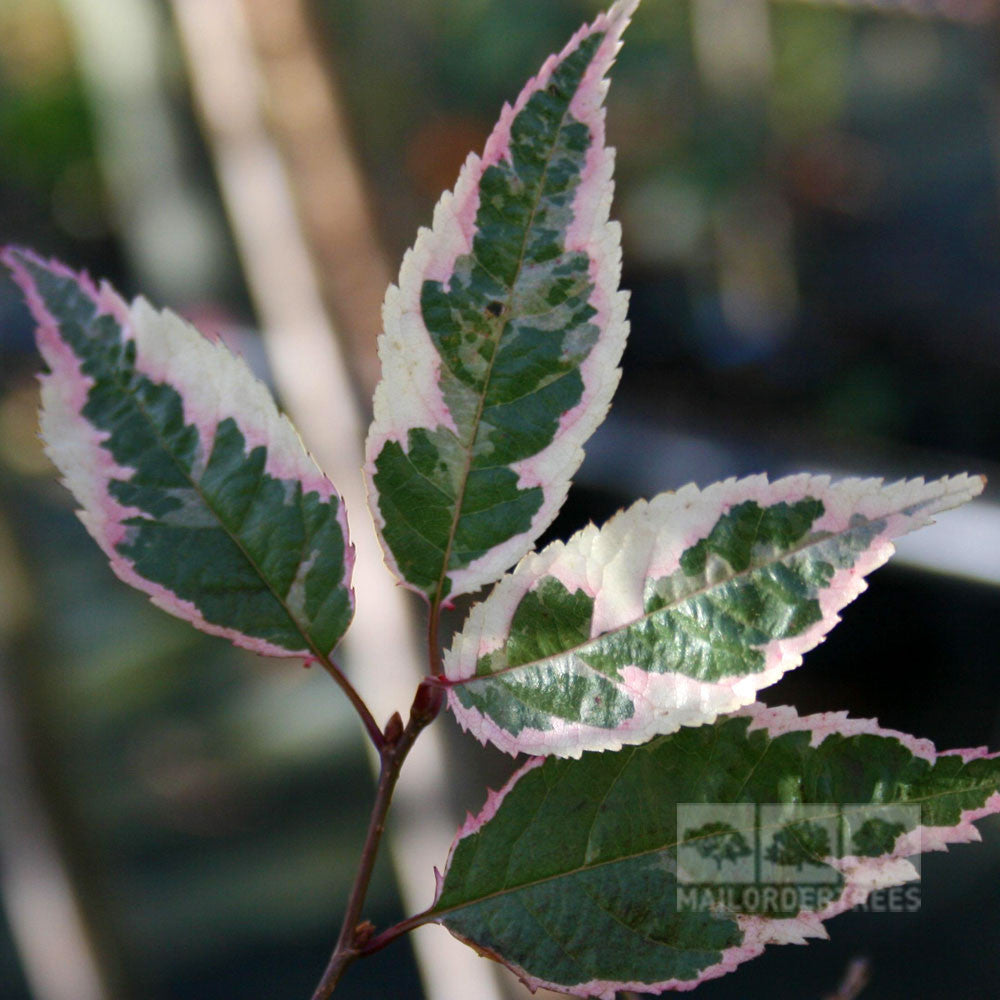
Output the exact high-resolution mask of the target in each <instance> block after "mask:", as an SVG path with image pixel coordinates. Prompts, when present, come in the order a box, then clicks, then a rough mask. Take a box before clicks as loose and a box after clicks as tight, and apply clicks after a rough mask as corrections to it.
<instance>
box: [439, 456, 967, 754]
mask: <svg viewBox="0 0 1000 1000" xmlns="http://www.w3.org/2000/svg"><path fill="white" fill-rule="evenodd" d="M982 485H983V483H982V480H981V479H980V478H978V477H970V476H965V475H962V476H955V477H953V478H950V479H941V480H938V481H937V482H933V483H924V481H923V480H919V479H918V480H912V481H908V482H899V483H895V484H893V485H891V486H884V485H883V484H882V481H881V480H876V479H868V480H861V479H848V480H844V481H843V482H839V483H831V482H830V480H829V478H828V477H825V476H808V475H799V476H792V477H789V478H787V479H781V480H779V481H777V482H774V483H769V482H768V481H767V478H766V477H765V476H753V477H751V478H748V479H743V480H739V481H737V480H735V479H731V480H727V481H726V482H723V483H717V484H715V485H714V486H710V487H709V488H707V489H705V490H699V489H698V488H697V487H695V486H693V485H690V486H686V487H684V488H683V489H681V490H679V491H678V492H676V493H666V494H662V495H660V496H658V497H656V499H654V500H653V501H652V502H650V503H646V502H639V503H637V504H635V505H634V506H632V507H631V508H629V509H628V510H627V511H624V512H622V513H620V514H618V515H617V516H616V517H614V518H613V519H612V520H611V521H610V522H608V524H606V525H605V526H604V527H603V528H602V529H601V530H598V529H597V528H595V527H593V526H592V525H591V526H589V527H587V528H585V529H584V530H583V531H581V532H578V533H577V534H576V535H574V536H573V537H572V538H571V539H570V540H569V542H567V543H566V544H562V543H556V544H553V545H550V546H549V547H548V548H546V549H545V550H544V551H542V552H541V553H537V554H533V555H530V556H528V557H526V558H525V559H524V560H522V562H521V563H520V564H519V565H518V567H517V568H516V569H515V570H514V571H513V572H512V573H510V574H508V575H507V576H505V577H504V578H503V579H502V580H501V581H500V583H499V584H497V586H496V588H495V589H494V590H493V592H492V593H491V594H490V595H489V597H488V598H487V599H486V600H485V601H483V602H482V603H481V604H479V605H477V606H476V607H475V608H473V610H472V613H471V614H470V615H469V618H468V621H467V622H466V624H465V626H464V628H463V629H462V631H461V633H460V634H459V635H458V637H457V638H456V639H455V641H454V644H453V646H452V648H451V649H450V650H449V651H448V652H447V653H446V654H445V660H444V669H445V674H446V677H447V679H448V681H449V682H450V685H451V686H450V690H449V699H448V700H449V705H450V706H451V708H452V710H453V711H454V713H455V715H456V717H457V718H458V720H459V722H460V723H461V724H462V725H463V726H464V727H465V728H466V729H468V730H470V731H471V732H472V733H474V734H475V735H476V736H477V737H479V739H480V740H482V741H484V742H485V741H486V740H490V741H491V742H493V743H494V744H496V745H497V746H498V747H500V749H502V750H506V751H508V752H509V753H519V752H524V753H532V754H558V755H569V756H576V755H579V754H580V752H581V751H583V750H605V749H616V748H618V747H620V746H623V745H625V744H636V743H643V742H645V741H646V740H648V739H649V738H650V737H651V736H655V735H657V734H659V733H669V732H673V731H674V730H675V729H677V728H678V727H679V726H685V725H687V726H693V725H698V724H700V723H704V722H710V721H712V720H713V719H714V718H716V716H718V715H721V714H722V713H724V712H731V711H734V710H735V709H737V708H739V707H740V706H741V705H746V704H749V703H750V702H752V701H753V700H754V697H755V694H756V692H757V691H758V690H760V689H761V688H763V687H766V686H767V685H769V684H773V683H774V682H775V681H776V680H777V679H778V678H779V677H780V676H781V675H782V674H783V673H785V671H787V670H790V669H791V668H792V667H796V666H798V665H799V663H800V662H801V659H802V654H803V653H804V652H805V651H806V650H808V649H811V648H812V647H813V646H815V645H816V644H817V643H818V642H820V641H822V639H823V637H824V636H825V635H826V633H827V632H828V631H829V630H830V629H831V628H832V627H833V625H834V624H836V622H837V621H839V618H838V617H837V612H839V611H840V609H841V608H843V607H844V605H846V604H847V603H848V602H850V601H852V600H853V599H854V598H855V597H857V595H858V594H859V593H861V591H862V590H863V589H864V587H865V583H864V576H865V574H866V573H869V572H871V571H872V570H873V569H875V568H876V567H878V566H881V565H882V564H883V563H884V562H885V561H886V560H887V559H888V558H889V556H890V555H891V554H892V551H893V546H892V542H891V539H893V538H896V537H898V536H899V535H901V534H903V533H905V532H907V531H911V530H912V529H914V528H918V527H920V526H921V525H923V524H926V523H927V522H928V520H929V519H930V517H931V516H932V515H933V514H935V513H936V512H937V511H941V510H945V509H947V508H949V507H955V506H957V505H958V504H961V503H964V502H965V501H966V500H968V499H969V498H970V497H972V496H975V495H976V494H977V493H979V492H980V491H981V490H982Z"/></svg>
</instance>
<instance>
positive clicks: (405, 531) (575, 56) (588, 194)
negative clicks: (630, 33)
mask: <svg viewBox="0 0 1000 1000" xmlns="http://www.w3.org/2000/svg"><path fill="white" fill-rule="evenodd" d="M637 2H638V0H619V2H618V3H616V4H615V5H614V6H613V7H612V8H611V10H610V11H609V12H608V13H607V14H602V15H601V16H600V17H598V18H597V19H596V20H595V21H594V23H593V24H592V25H590V26H589V27H586V28H583V29H582V30H581V31H579V32H578V33H577V34H576V35H575V36H574V37H573V39H572V40H571V41H570V42H569V44H568V45H567V46H566V48H565V49H563V51H562V52H561V53H560V54H559V55H558V56H553V57H552V58H550V59H549V60H548V61H547V62H546V63H545V65H544V66H543V67H542V69H541V71H540V72H539V74H538V75H537V76H536V77H535V78H534V79H533V80H531V81H530V82H529V83H528V84H527V86H526V87H525V88H524V90H523V91H522V92H521V95H520V96H519V97H518V99H517V101H516V102H515V103H514V106H513V107H510V106H507V107H505V108H504V110H503V113H502V114H501V117H500V121H499V123H498V124H497V126H496V128H495V129H494V131H493V134H492V135H491V136H490V138H489V140H488V142H487V144H486V148H485V150H484V152H483V155H482V157H478V156H475V155H472V156H470V157H469V159H468V160H467V161H466V163H465V166H464V167H463V169H462V172H461V174H460V176H459V179H458V183H457V185H456V187H455V190H454V192H449V193H447V194H445V195H444V197H443V198H442V199H441V201H440V202H439V203H438V206H437V208H436V210H435V212H434V223H433V227H432V228H431V229H430V230H426V229H425V230H422V231H421V232H420V234H419V236H418V238H417V242H416V244H415V246H414V247H413V249H412V250H410V251H409V252H408V253H407V255H406V257H405V259H404V261H403V267H402V270H401V272H400V278H399V286H398V287H396V286H393V287H391V288H390V289H389V292H388V294H387V297H386V301H385V308H384V323H385V332H384V334H383V335H382V337H381V338H380V340H379V356H380V358H381V360H382V371H383V374H382V381H381V382H380V384H379V386H378V389H377V390H376V393H375V420H374V422H373V424H372V427H371V430H370V433H369V436H368V443H367V449H366V453H367V477H368V483H369V500H370V506H371V508H372V513H373V516H374V518H375V521H376V524H377V526H378V528H379V532H380V535H381V539H382V544H383V548H384V549H385V553H386V559H387V561H388V562H389V564H390V566H391V567H392V568H393V569H394V571H395V572H396V573H397V575H398V576H399V577H400V579H401V580H402V581H403V582H404V583H405V584H406V585H407V586H409V587H411V588H412V589H414V590H417V591H419V592H421V593H423V594H425V595H426V596H427V597H428V599H429V601H430V602H431V603H432V604H433V605H435V606H436V605H438V604H440V603H442V602H443V601H445V600H447V599H449V598H452V597H454V596H455V595H457V594H462V593H469V592H472V591H474V590H477V589H478V588H479V587H481V586H483V585H484V584H487V583H491V582H492V581H494V580H496V579H497V578H498V577H499V576H500V574H501V573H502V572H503V571H504V570H505V569H507V568H508V567H509V566H511V565H512V564H513V563H514V562H516V561H517V559H519V558H520V557H521V556H522V555H524V554H525V553H526V552H527V551H528V550H529V549H530V548H531V547H532V545H533V543H534V541H535V539H536V538H537V537H538V536H539V534H541V532H542V531H543V530H544V529H545V528H546V527H547V526H548V525H549V524H550V523H551V521H552V519H553V518H554V517H555V515H556V512H557V511H558V510H559V507H560V506H561V505H562V502H563V500H564V499H565V496H566V491H567V489H568V487H569V480H570V477H571V476H572V475H573V473H574V472H575V471H576V469H577V467H578V466H579V464H580V462H581V460H582V458H583V452H582V449H581V445H582V444H583V442H584V441H585V440H586V439H587V438H588V437H589V436H590V435H591V434H592V433H593V431H594V429H595V428H596V427H597V425H598V424H599V423H600V421H601V420H603V418H604V415H605V413H606V412H607V408H608V405H609V403H610V400H611V396H612V393H613V392H614V389H615V387H616V385H617V383H618V377H619V370H618V368H617V365H618V361H619V358H620V357H621V353H622V349H623V347H624V343H625V336H626V333H627V329H628V326H627V322H626V320H625V311H626V306H627V296H626V295H625V293H623V292H620V291H618V280H619V275H620V270H621V265H620V257H621V251H620V237H619V227H618V225H617V224H616V223H613V222H609V221H608V212H609V208H610V204H611V195H612V180H611V176H612V169H613V164H614V156H613V151H612V150H610V149H608V148H607V147H606V146H605V144H604V109H603V106H602V101H603V98H604V94H605V91H606V90H607V81H606V80H605V74H606V73H607V71H608V69H609V68H610V66H611V64H612V62H613V61H614V57H615V54H616V52H617V50H618V47H619V45H620V37H621V33H622V32H623V31H624V29H625V27H626V25H627V23H628V20H629V17H630V16H631V14H632V11H633V10H634V9H635V7H636V4H637Z"/></svg>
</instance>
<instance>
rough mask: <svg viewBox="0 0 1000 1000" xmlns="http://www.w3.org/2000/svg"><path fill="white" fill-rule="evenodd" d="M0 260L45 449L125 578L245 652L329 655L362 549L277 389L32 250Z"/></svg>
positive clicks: (342, 625) (176, 322) (188, 330)
mask: <svg viewBox="0 0 1000 1000" xmlns="http://www.w3.org/2000/svg"><path fill="white" fill-rule="evenodd" d="M2 259H3V262H4V263H5V264H6V265H7V266H8V268H10V270H11V272H12V273H13V275H14V278H15V279H16V281H17V282H18V284H19V285H20V286H21V288H22V290H23V292H24V295H25V298H26V300H27V302H28V305H29V307H30V308H31V311H32V313H33V315H34V317H35V320H36V322H37V323H38V329H37V340H38V346H39V348H40V350H41V352H42V355H43V357H44V358H45V361H46V363H47V365H48V367H49V374H46V375H44V376H43V377H42V404H43V408H42V433H43V437H44V438H45V443H46V449H47V451H48V453H49V455H50V457H51V458H52V460H53V462H55V464H56V466H57V467H58V468H59V470H60V472H61V473H62V476H63V481H64V482H65V484H66V485H67V486H68V487H69V489H70V491H71V492H72V493H73V495H74V496H75V497H76V499H77V501H78V502H79V503H80V506H81V508H82V510H81V511H80V519H81V520H82V521H83V523H84V525H86V528H87V530H88V531H89V532H90V534H91V535H92V536H93V537H94V539H95V540H96V541H97V543H98V544H99V545H100V546H101V548H102V549H103V550H104V552H105V554H106V555H107V556H108V558H109V559H110V560H111V567H112V569H114V571H115V573H117V574H118V576H119V577H121V579H122V580H124V581H125V582H126V583H129V584H132V586H134V587H137V588H139V589H140V590H142V591H145V593H147V594H149V595H150V597H151V598H152V600H153V603H154V604H156V605H157V606H158V607H161V608H163V609H164V610H165V611H169V612H171V613H172V614H175V615H177V616H178V617H180V618H184V619H186V620H188V621H190V622H191V623H192V624H194V625H196V626H197V627H198V628H200V629H202V630H204V631H206V632H210V633H212V634H214V635H221V636H225V637H226V638H228V639H231V640H232V641H233V642H234V643H236V644H237V645H238V646H243V647H245V648H247V649H252V650H256V651H257V652H260V653H265V654H268V655H271V656H325V655H327V654H328V653H329V652H330V651H331V650H332V649H333V647H334V646H335V645H336V643H337V642H338V640H339V639H340V637H341V636H342V635H343V634H344V632H345V630H346V629H347V626H348V623H349V622H350V619H351V614H352V612H353V606H354V598H353V592H352V591H351V587H350V579H351V569H352V565H353V561H354V550H353V547H352V546H351V545H350V543H349V542H348V536H347V522H346V518H345V514H344V508H343V504H342V503H341V501H340V497H339V496H338V495H337V493H336V491H335V490H334V488H333V486H332V485H331V484H330V482H329V481H328V480H327V479H326V477H325V476H323V474H322V473H321V472H320V471H319V469H318V468H317V467H316V465H315V463H314V462H313V460H312V459H311V458H310V457H309V455H308V454H307V453H306V451H305V449H304V448H303V446H302V442H301V441H300V440H299V438H298V435H297V434H296V433H295V430H294V428H293V427H292V425H291V424H290V423H289V422H288V420H287V419H286V418H285V417H283V416H281V415H280V414H279V413H278V410H277V409H276V407H275V405H274V401H273V400H272V399H271V396H270V394H269V393H268V391H267V389H266V388H265V387H264V386H263V385H262V384H261V383H260V382H258V381H257V380H256V379H255V378H254V377H253V375H252V374H251V372H250V370H249V368H247V366H246V365H245V364H244V362H243V361H242V360H240V359H238V358H236V357H234V356H233V355H232V354H230V352H229V351H228V350H227V349H226V348H225V347H224V346H223V345H221V344H216V343H212V342H210V341H208V340H206V339H205V338H204V337H202V336H201V334H199V333H198V331H197V330H195V329H194V327H192V326H191V325H189V324H188V323H186V322H184V321H183V320H182V319H180V318H179V317H177V316H175V315H174V314H172V313H170V312H166V311H164V312H157V311H156V310H155V309H153V308H152V306H150V305H149V303H147V302H146V301H145V300H143V299H137V300H136V301H135V302H134V303H133V304H132V305H131V306H129V305H127V304H126V303H125V302H124V301H123V300H122V299H121V298H120V297H119V296H118V295H117V294H116V293H115V291H114V290H113V289H112V288H111V287H110V286H109V285H107V284H103V285H101V286H100V287H99V288H98V287H97V286H95V285H94V284H92V283H91V281H90V280H89V279H88V278H87V277H86V275H77V274H74V273H73V272H71V271H69V270H68V269H67V268H65V267H63V266H62V265H61V264H57V263H54V262H45V261H42V260H41V259H39V258H38V257H36V256H34V255H33V254H31V253H28V252H26V251H21V250H17V249H13V248H8V249H7V250H6V251H4V253H3V258H2Z"/></svg>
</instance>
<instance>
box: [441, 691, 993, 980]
mask: <svg viewBox="0 0 1000 1000" xmlns="http://www.w3.org/2000/svg"><path fill="white" fill-rule="evenodd" d="M998 788H1000V760H998V759H996V757H995V756H991V755H987V754H986V753H985V751H984V750H971V751H970V750H966V751H952V752H950V753H945V754H940V755H939V754H937V753H936V752H935V750H934V748H933V746H932V745H931V744H930V743H929V742H928V741H926V740H918V739H914V738H913V737H909V736H906V735H904V734H902V733H897V732H893V731H891V730H884V729H880V728H879V727H878V726H877V725H876V724H875V723H874V722H870V721H863V720H851V719H847V718H846V717H845V715H844V714H843V713H828V714H824V715H816V716H810V717H805V718H800V717H798V716H797V715H796V714H795V712H794V710H792V709H789V708H779V709H767V708H765V707H764V706H761V705H755V706H752V707H750V708H746V709H743V710H742V711H741V712H740V713H739V714H738V715H737V716H731V717H727V718H724V719H720V720H718V721H716V722H715V723H714V724H712V725H706V726H700V727H697V728H685V729H682V730H680V731H679V732H677V733H674V734H671V735H669V736H660V737H657V738H655V739H653V740H651V741H650V742H648V743H646V744H644V745H642V746H639V747H630V748H626V749H624V750H620V751H618V752H617V753H603V754H596V753H588V754H584V755H583V756H582V757H581V758H580V759H578V760H565V759H559V758H555V757H549V758H544V759H543V758H534V759H532V760H530V761H529V762H528V763H527V764H526V765H525V766H524V767H522V768H521V769H520V770H519V771H518V772H517V773H516V774H515V776H514V777H513V778H512V779H511V781H510V782H509V783H508V784H507V785H506V787H505V788H504V789H502V790H501V791H500V792H499V793H491V795H490V797H489V799H488V801H487V803H486V806H485V807H484V809H483V810H482V812H481V813H480V814H479V816H477V817H475V818H472V817H470V818H469V819H468V820H467V821H466V823H465V825H464V826H463V828H462V829H461V830H460V831H459V835H458V838H457V839H456V841H455V844H454V845H453V847H452V850H451V855H450V857H449V860H448V866H447V869H446V871H445V873H444V875H443V876H442V877H440V878H439V887H438V898H437V900H436V901H435V904H434V906H433V907H432V908H431V910H430V911H429V915H430V916H431V917H432V918H433V919H435V920H438V921H439V922H441V923H443V924H444V925H445V926H446V927H447V928H448V929H449V930H450V931H451V932H452V933H453V934H455V935H456V936H457V937H459V938H461V939H463V940H465V941H466V942H468V943H470V944H471V945H472V946H473V947H475V948H476V949H477V950H478V951H480V952H481V953H483V954H485V955H488V956H489V957H492V958H495V959H497V960H498V961H501V962H503V963H504V964H505V965H508V966H509V967H510V968H512V969H513V970H514V971H515V972H516V973H517V974H518V975H519V976H520V977H521V979H522V980H523V981H524V982H525V983H527V984H528V985H529V986H531V987H532V988H537V987H549V988H553V989H557V990H562V991H565V992H567V993H571V994H573V995H576V996H581V997H590V996H596V997H601V998H603V1000H613V998H614V996H615V992H616V991H617V990H623V989H629V990H636V991H638V992H640V993H645V992H651V993H660V992H663V991H665V990H668V989H681V990H685V989H691V988H693V987H694V986H696V985H698V984H699V983H701V982H703V981H705V980H706V979H712V978H715V977H717V976H720V975H723V974H724V973H726V972H730V971H732V970H733V969H735V968H736V967H737V966H738V965H739V964H740V963H741V962H744V961H746V960H748V959H751V958H754V957H756V956H757V955H759V954H760V953H761V952H762V951H763V949H764V947H765V946H766V945H768V944H778V943H792V942H794V943H802V942H804V941H806V940H807V939H808V938H811V937H825V936H826V932H825V930H824V927H823V921H825V920H827V919H829V918H830V917H833V916H836V915H837V914H839V913H842V912H844V911H845V910H846V909H848V908H850V907H851V906H854V905H857V904H860V903H862V902H864V900H865V899H866V898H867V897H868V895H869V894H870V892H871V891H873V890H875V889H879V888H884V887H888V886H895V885H900V884H902V883H905V882H908V881H910V880H911V879H913V878H914V877H915V876H916V870H915V868H914V867H913V865H912V864H911V862H909V861H907V860H906V859H907V858H908V857H910V856H912V855H915V854H919V853H920V852H922V851H928V850H941V849H943V848H944V847H945V846H946V845H947V844H951V843H961V842H965V841H972V840H978V839H979V834H978V831H977V830H976V828H975V827H974V826H973V825H972V821H973V820H975V819H978V818H979V817H981V816H985V815H987V814H990V813H995V812H998V811H1000V794H998ZM766 890H770V892H767V891H766Z"/></svg>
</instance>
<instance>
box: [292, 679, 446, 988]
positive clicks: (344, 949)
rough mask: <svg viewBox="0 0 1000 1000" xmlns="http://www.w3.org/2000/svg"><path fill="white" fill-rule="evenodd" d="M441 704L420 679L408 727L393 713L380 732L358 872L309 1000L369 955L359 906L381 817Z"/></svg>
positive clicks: (440, 697) (372, 862)
mask: <svg viewBox="0 0 1000 1000" xmlns="http://www.w3.org/2000/svg"><path fill="white" fill-rule="evenodd" d="M443 704H444V695H443V692H442V691H441V689H440V688H438V687H435V686H433V685H429V684H426V683H421V685H420V687H418V688H417V694H416V697H415V698H414V699H413V705H412V707H411V708H410V719H409V721H408V722H407V724H406V727H405V728H400V722H401V720H400V719H399V716H398V714H397V715H394V716H393V717H392V718H391V719H390V720H389V724H388V725H387V726H386V731H385V733H379V739H380V740H381V745H380V746H379V759H380V764H381V766H380V768H379V780H378V790H377V792H376V793H375V802H374V804H373V805H372V812H371V818H370V819H369V821H368V833H367V834H366V836H365V843H364V847H363V848H362V850H361V861H360V863H359V864H358V871H357V875H355V878H354V885H353V886H352V888H351V895H350V898H349V899H348V902H347V912H346V913H345V914H344V922H343V924H342V925H341V928H340V935H339V937H338V938H337V944H336V946H335V947H334V949H333V954H332V955H331V956H330V961H329V964H328V965H327V967H326V971H325V972H324V973H323V977H322V979H321V980H320V982H319V985H318V986H317V987H316V992H315V993H314V994H313V996H312V1000H328V998H329V996H330V995H331V994H332V993H333V991H334V989H335V988H336V986H337V983H339V982H340V979H341V977H342V976H343V974H344V972H345V971H346V969H347V967H348V966H349V965H351V964H352V963H353V962H354V961H355V960H356V959H358V958H360V957H361V956H362V955H364V954H367V951H366V948H367V946H368V945H369V944H370V943H371V925H370V924H365V923H362V921H361V910H362V907H363V906H364V903H365V896H366V895H367V893H368V886H369V885H370V883H371V878H372V872H373V870H374V868H375V858H376V857H377V855H378V848H379V844H380V842H381V840H382V834H383V832H384V831H385V819H386V815H387V814H388V812H389V806H390V804H391V802H392V793H393V790H394V789H395V787H396V782H397V781H398V780H399V772H400V770H401V769H402V766H403V761H404V760H406V756H407V754H408V753H409V752H410V750H411V749H412V747H413V744H414V743H415V742H416V739H417V737H418V736H419V735H420V733H421V731H422V730H423V729H424V728H425V727H426V726H428V725H430V723H431V722H433V721H434V719H435V718H437V715H438V713H439V712H440V711H441V706H442V705H443ZM414 926H416V925H414ZM400 933H402V932H400ZM386 943H388V942H386Z"/></svg>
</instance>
